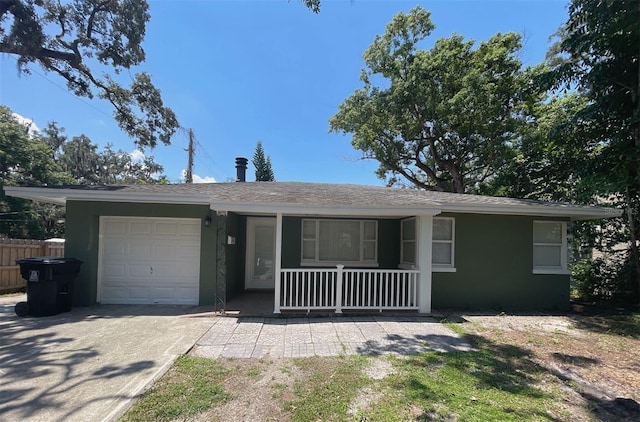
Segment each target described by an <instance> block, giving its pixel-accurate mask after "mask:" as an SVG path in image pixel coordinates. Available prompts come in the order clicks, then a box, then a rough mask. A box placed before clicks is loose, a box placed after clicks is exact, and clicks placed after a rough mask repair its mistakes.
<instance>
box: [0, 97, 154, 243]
mask: <svg viewBox="0 0 640 422" xmlns="http://www.w3.org/2000/svg"><path fill="white" fill-rule="evenodd" d="M162 171H163V168H162V166H161V165H159V164H157V163H156V162H155V161H154V159H153V157H152V156H145V157H143V158H142V157H141V159H139V160H136V159H134V158H133V157H132V156H131V154H128V153H126V152H125V151H122V150H117V151H115V150H113V148H112V146H111V145H107V146H106V147H105V148H104V149H103V150H102V151H100V150H99V149H98V146H97V145H96V144H94V143H93V142H92V141H91V140H90V139H89V138H88V137H87V136H85V135H80V136H74V137H72V138H71V139H68V138H67V136H66V135H65V134H64V129H63V128H60V127H58V125H57V124H56V123H55V122H51V123H49V124H48V125H47V126H46V128H45V129H44V130H42V133H35V134H30V133H29V131H28V128H27V127H25V126H24V124H22V123H20V122H19V121H18V119H17V118H16V117H15V116H14V115H13V113H12V112H11V110H10V109H9V108H7V107H4V106H0V234H4V235H6V236H9V237H16V238H45V237H52V236H60V235H61V234H62V231H63V229H64V227H63V225H62V224H60V223H59V222H60V221H62V220H63V218H64V208H63V207H59V206H55V205H49V204H41V203H36V202H33V201H27V200H23V199H20V198H13V197H6V196H5V194H4V190H3V189H2V187H4V186H7V185H70V184H135V183H164V182H165V181H166V177H165V176H163V175H162Z"/></svg>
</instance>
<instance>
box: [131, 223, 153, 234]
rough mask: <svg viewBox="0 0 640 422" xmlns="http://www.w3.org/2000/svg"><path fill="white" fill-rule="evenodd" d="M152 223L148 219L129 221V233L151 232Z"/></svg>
mask: <svg viewBox="0 0 640 422" xmlns="http://www.w3.org/2000/svg"><path fill="white" fill-rule="evenodd" d="M151 228H152V224H151V222H150V221H134V222H131V223H129V233H131V234H147V235H149V234H151Z"/></svg>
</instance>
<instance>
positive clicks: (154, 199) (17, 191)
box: [4, 186, 210, 205]
mask: <svg viewBox="0 0 640 422" xmlns="http://www.w3.org/2000/svg"><path fill="white" fill-rule="evenodd" d="M4 189H5V192H6V194H7V195H9V196H14V197H17V198H23V199H31V200H34V201H42V202H48V203H52V204H58V205H65V204H66V202H67V201H103V202H144V203H164V204H194V205H209V203H210V197H209V196H208V195H167V194H158V193H145V192H135V193H127V192H114V191H78V190H75V189H56V190H55V192H54V191H52V190H51V189H47V188H37V187H20V186H5V187H4Z"/></svg>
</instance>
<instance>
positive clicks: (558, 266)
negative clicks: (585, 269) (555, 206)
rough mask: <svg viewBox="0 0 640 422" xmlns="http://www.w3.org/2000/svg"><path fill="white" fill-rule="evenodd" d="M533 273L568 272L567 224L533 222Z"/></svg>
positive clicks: (559, 222)
mask: <svg viewBox="0 0 640 422" xmlns="http://www.w3.org/2000/svg"><path fill="white" fill-rule="evenodd" d="M533 272H534V273H541V274H544V273H547V274H563V273H566V272H567V223H565V222H563V221H534V222H533Z"/></svg>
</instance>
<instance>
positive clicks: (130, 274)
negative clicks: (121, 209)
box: [99, 217, 201, 304]
mask: <svg viewBox="0 0 640 422" xmlns="http://www.w3.org/2000/svg"><path fill="white" fill-rule="evenodd" d="M112 229H113V231H110V230H112ZM101 230H102V231H101V233H100V234H101V243H100V251H101V253H100V260H101V265H100V268H101V273H100V275H99V281H100V285H101V288H100V293H101V298H100V300H101V302H102V303H123V304H197V303H198V302H199V299H198V298H199V282H200V230H201V221H200V220H199V219H165V218H139V217H102V219H101Z"/></svg>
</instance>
